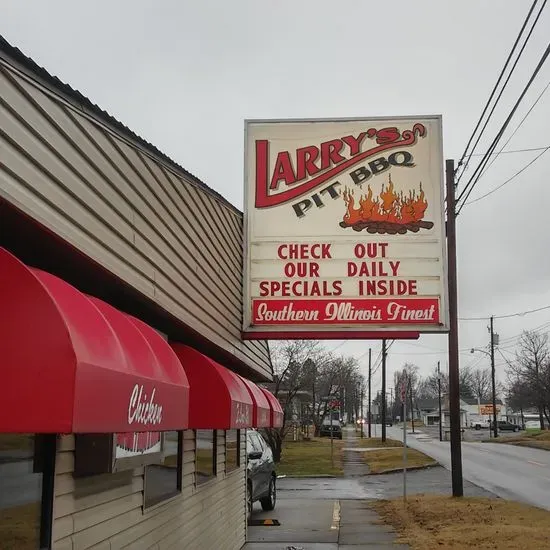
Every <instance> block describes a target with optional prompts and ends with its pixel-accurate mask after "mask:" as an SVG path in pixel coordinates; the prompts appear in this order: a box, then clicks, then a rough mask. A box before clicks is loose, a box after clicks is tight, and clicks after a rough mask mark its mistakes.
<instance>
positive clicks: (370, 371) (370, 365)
mask: <svg viewBox="0 0 550 550" xmlns="http://www.w3.org/2000/svg"><path fill="white" fill-rule="evenodd" d="M371 356H372V349H371V348H369V411H368V414H369V437H371V418H372V417H371V411H370V404H371V402H372V397H371V382H372V361H371Z"/></svg>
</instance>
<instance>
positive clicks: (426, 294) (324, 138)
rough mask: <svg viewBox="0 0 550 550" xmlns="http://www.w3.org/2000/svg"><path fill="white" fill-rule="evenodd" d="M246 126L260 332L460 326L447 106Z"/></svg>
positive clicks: (249, 260)
mask: <svg viewBox="0 0 550 550" xmlns="http://www.w3.org/2000/svg"><path fill="white" fill-rule="evenodd" d="M245 131H246V137H245V225H246V244H245V260H244V261H245V265H244V271H245V289H244V300H245V302H244V331H245V332H246V333H248V335H247V336H248V337H250V335H251V333H252V334H253V333H254V332H257V333H264V334H265V333H276V332H284V333H285V334H289V335H292V334H296V335H298V334H300V335H302V336H303V335H304V334H308V335H310V336H311V337H313V336H316V337H318V338H322V337H323V332H328V331H331V332H332V333H334V331H337V332H342V333H345V332H357V331H368V332H376V331H379V332H381V331H384V332H388V331H391V332H395V333H398V332H400V331H401V332H403V331H408V332H411V331H415V332H443V331H447V330H448V320H447V318H448V314H447V298H446V295H447V292H446V289H447V278H446V242H445V234H444V214H443V192H442V188H443V157H442V141H441V137H442V136H441V132H442V131H441V117H439V116H428V117H426V116H424V117H407V118H376V119H353V120H348V119H339V120H298V121H292V120H290V121H286V120H274V121H272V120H268V121H261V120H260V121H255V120H252V121H247V122H246V125H245ZM342 337H343V338H345V334H343V335H342Z"/></svg>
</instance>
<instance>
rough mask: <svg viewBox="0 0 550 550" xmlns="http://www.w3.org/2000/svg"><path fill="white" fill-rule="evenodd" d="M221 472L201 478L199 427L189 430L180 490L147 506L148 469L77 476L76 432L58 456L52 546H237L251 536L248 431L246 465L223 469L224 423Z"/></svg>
mask: <svg viewBox="0 0 550 550" xmlns="http://www.w3.org/2000/svg"><path fill="white" fill-rule="evenodd" d="M217 434H218V439H217V449H218V451H217V461H218V467H217V472H218V474H217V477H216V478H215V479H213V480H211V481H208V482H206V483H204V484H203V485H199V486H196V484H195V434H194V431H193V430H187V431H185V432H184V445H183V481H182V493H181V494H180V495H178V496H177V497H174V498H173V499H172V500H169V501H166V502H164V503H161V504H159V505H157V506H154V507H152V508H148V509H146V510H145V511H144V509H143V487H144V469H143V468H137V469H135V470H130V471H128V472H119V473H117V474H107V475H101V476H94V477H90V478H79V479H77V478H74V477H73V474H72V472H73V469H74V436H72V435H69V436H64V437H63V438H62V440H61V444H60V448H59V452H58V454H57V461H56V481H55V500H54V525H53V539H54V543H53V549H54V550H69V549H70V550H84V549H88V548H90V549H94V550H119V549H128V550H130V549H131V550H168V549H186V550H208V549H216V550H238V549H240V548H241V547H242V546H243V544H244V543H245V537H246V501H245V486H246V485H245V467H244V465H245V463H246V460H245V450H246V449H245V446H246V435H245V431H244V430H241V431H240V434H241V445H240V449H241V467H240V468H239V469H238V470H235V471H233V472H231V473H229V474H225V473H224V472H225V433H224V432H223V431H218V432H217Z"/></svg>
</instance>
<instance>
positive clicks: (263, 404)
mask: <svg viewBox="0 0 550 550" xmlns="http://www.w3.org/2000/svg"><path fill="white" fill-rule="evenodd" d="M240 378H241V380H242V381H243V382H244V384H245V386H246V388H247V390H248V393H249V394H250V397H252V403H253V405H254V408H253V414H252V426H253V427H254V428H269V426H270V425H271V407H270V406H269V401H268V400H267V397H266V395H265V393H264V392H263V391H262V390H261V388H259V387H258V386H256V384H254V382H251V381H250V380H247V379H246V378H243V377H242V376H241V377H240Z"/></svg>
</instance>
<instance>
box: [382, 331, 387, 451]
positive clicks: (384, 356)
mask: <svg viewBox="0 0 550 550" xmlns="http://www.w3.org/2000/svg"><path fill="white" fill-rule="evenodd" d="M385 441H386V340H385V339H384V340H382V443H384V442H385Z"/></svg>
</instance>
